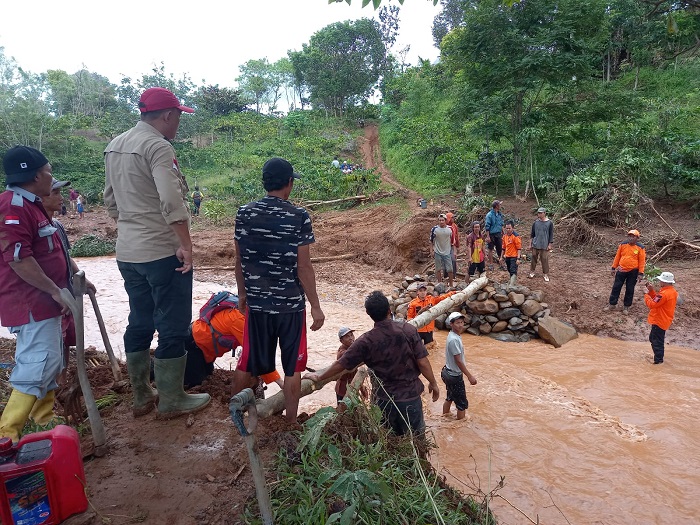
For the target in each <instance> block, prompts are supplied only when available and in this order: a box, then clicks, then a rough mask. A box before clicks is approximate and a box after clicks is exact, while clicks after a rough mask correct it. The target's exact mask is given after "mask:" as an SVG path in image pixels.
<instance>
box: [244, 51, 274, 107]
mask: <svg viewBox="0 0 700 525" xmlns="http://www.w3.org/2000/svg"><path fill="white" fill-rule="evenodd" d="M238 69H239V70H240V72H241V74H240V76H239V77H238V78H236V82H238V85H239V87H240V89H241V91H242V92H243V94H244V95H246V96H247V97H249V98H250V99H251V100H252V101H253V103H254V104H255V111H257V112H258V113H261V111H262V105H263V104H264V103H265V102H266V100H267V98H266V97H267V94H268V92H269V90H270V69H271V66H270V63H269V62H268V61H267V58H262V59H259V60H248V61H247V62H246V63H245V64H243V65H241V66H239V68H238Z"/></svg>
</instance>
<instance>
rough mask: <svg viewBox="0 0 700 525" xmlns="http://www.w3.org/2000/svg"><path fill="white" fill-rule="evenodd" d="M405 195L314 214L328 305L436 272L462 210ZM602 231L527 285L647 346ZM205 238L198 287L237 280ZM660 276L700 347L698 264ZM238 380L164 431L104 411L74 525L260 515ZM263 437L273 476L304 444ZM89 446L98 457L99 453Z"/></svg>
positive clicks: (682, 215)
mask: <svg viewBox="0 0 700 525" xmlns="http://www.w3.org/2000/svg"><path fill="white" fill-rule="evenodd" d="M361 146H362V152H363V157H364V160H365V165H366V166H368V167H373V166H374V167H377V169H378V170H379V171H380V172H381V173H382V178H383V180H384V181H385V182H387V183H388V184H389V185H395V184H396V182H395V180H394V179H393V178H392V177H391V174H389V173H388V172H387V171H386V169H385V168H384V167H383V165H382V164H381V162H380V161H379V160H378V159H379V158H380V157H379V155H378V145H377V138H376V129H374V128H369V129H368V130H367V140H366V141H365V142H364V143H363V144H362V145H361ZM404 196H405V198H404V199H395V200H393V201H392V203H391V204H389V205H387V204H384V203H382V204H370V205H367V206H363V207H357V208H351V209H348V210H344V211H327V212H313V214H312V217H313V221H314V231H315V235H316V243H315V244H314V245H312V248H311V253H312V257H330V256H339V255H348V256H350V258H346V259H342V260H331V261H324V262H316V263H315V270H316V277H317V281H318V283H319V291H320V295H321V297H322V298H323V297H325V298H331V299H333V300H336V301H341V302H344V303H345V304H348V305H355V306H356V307H357V308H358V309H360V310H361V304H362V297H363V296H364V294H366V293H367V292H369V291H371V290H372V289H375V288H381V289H382V290H383V291H384V292H386V293H390V292H391V291H392V289H393V288H394V287H396V286H397V285H398V283H399V282H400V281H401V280H402V278H403V276H404V275H413V274H414V273H422V272H424V271H425V270H426V269H427V268H429V267H430V263H431V261H430V258H429V247H428V240H427V239H428V233H429V231H430V228H431V227H432V226H433V225H434V224H435V223H436V217H437V215H438V213H442V212H446V211H450V208H451V206H452V205H453V202H454V200H453V199H450V198H446V199H445V200H444V201H443V202H436V203H435V204H434V205H433V206H432V207H428V208H427V209H421V208H419V207H418V206H417V205H416V196H417V195H416V194H415V193H412V192H404ZM503 198H504V200H505V203H504V207H503V208H504V210H503V211H504V213H505V214H506V215H508V216H510V217H513V218H516V219H518V220H520V221H521V223H520V224H522V225H523V226H520V228H519V229H520V233H521V234H524V235H526V234H528V233H529V227H530V224H531V221H532V220H533V219H534V216H535V214H534V213H533V209H534V208H536V204H535V203H534V202H532V201H529V202H521V201H519V200H513V199H510V198H509V197H508V196H504V197H503ZM656 207H657V210H659V212H660V213H661V214H662V215H663V216H664V218H665V219H666V221H667V222H668V223H669V224H670V225H671V226H672V227H673V228H674V229H675V230H676V231H677V232H678V233H679V234H680V235H681V236H682V237H683V238H684V239H686V240H689V241H691V240H693V239H697V237H698V233H699V230H700V229H699V228H698V221H697V220H695V219H693V213H692V211H691V210H690V208H689V207H688V206H684V205H682V204H678V203H674V204H670V203H668V204H664V203H657V206H656ZM555 219H556V218H555ZM63 222H64V224H65V226H66V229H67V231H68V233H69V236H70V237H71V238H72V239H73V240H74V239H76V238H78V237H80V236H81V235H84V234H86V233H96V234H99V235H107V236H114V234H115V230H114V224H113V222H112V221H111V219H109V218H108V217H107V215H106V213H105V212H104V210H103V209H101V208H100V207H88V211H87V213H86V214H85V218H84V219H82V220H79V219H77V218H71V217H70V216H69V217H65V218H64V219H63ZM635 227H638V228H639V229H640V230H641V231H642V242H645V241H646V240H648V239H650V240H659V239H662V238H664V237H666V238H668V237H669V236H672V235H671V234H670V232H669V229H668V226H667V225H665V224H664V223H663V222H662V221H661V220H660V219H659V218H658V216H656V215H650V216H648V217H647V218H646V219H645V221H644V222H643V223H642V224H640V225H635ZM597 232H598V233H599V234H600V236H601V239H602V240H601V241H600V242H598V243H597V244H596V245H594V246H593V245H592V246H578V247H570V248H567V249H566V250H562V249H561V248H558V247H557V246H558V244H557V243H555V249H554V251H553V253H552V254H551V271H550V277H551V281H550V282H549V283H545V282H544V281H543V280H542V274H541V271H539V270H538V273H537V276H536V278H535V280H530V279H527V275H526V273H527V272H526V270H521V272H522V273H521V275H520V280H521V282H523V283H524V284H527V285H528V286H530V287H534V285H536V286H537V287H538V288H541V289H542V290H544V291H545V293H546V302H547V303H549V305H550V307H551V309H552V315H554V316H556V317H559V318H560V319H563V320H566V321H569V322H570V323H572V324H573V325H574V326H576V328H577V329H578V330H579V331H582V332H587V333H591V334H597V335H605V336H611V337H615V338H619V339H627V340H634V341H644V340H646V338H647V336H648V325H647V323H646V314H647V309H646V307H645V306H644V303H643V298H642V293H643V288H642V286H641V285H640V286H638V289H637V293H636V296H635V300H634V304H633V307H632V309H631V312H630V314H629V315H623V314H622V313H621V312H620V311H616V312H603V311H602V308H603V306H604V305H605V304H606V302H607V297H608V295H609V293H610V287H611V285H612V278H611V277H610V274H609V270H610V266H611V262H612V258H613V255H614V252H615V249H616V245H617V243H619V242H620V241H622V240H624V238H625V230H624V229H612V228H597ZM555 236H556V221H555ZM193 239H194V245H195V248H194V257H195V272H196V274H195V276H196V278H197V279H200V280H208V281H218V282H231V281H233V279H234V278H233V253H234V243H233V225H229V226H226V227H220V226H217V227H214V226H212V225H210V224H208V223H207V221H206V219H205V218H196V219H195V222H194V225H193ZM697 242H698V241H697V240H696V243H697ZM657 249H658V248H657V247H655V246H654V245H653V244H652V245H650V246H648V253H649V254H650V255H651V254H653V253H655V251H656V250H657ZM462 266H463V268H465V267H466V266H465V265H464V264H463V265H462ZM659 266H660V267H661V268H663V270H668V271H672V272H673V273H674V274H675V276H676V280H677V283H678V285H677V288H678V289H679V291H680V293H681V295H682V296H683V298H684V304H683V305H682V306H680V307H679V308H678V309H677V313H676V320H675V322H674V325H673V326H672V328H671V329H670V330H669V331H668V333H667V341H668V342H669V343H672V344H676V345H682V346H687V347H691V348H695V349H700V342H698V341H700V337H699V336H700V329H698V321H700V294H699V290H700V277H698V272H697V268H698V261H697V260H689V259H685V260H663V261H662V262H661V263H660V264H659ZM526 268H527V267H526ZM492 277H495V278H497V279H500V280H502V281H505V280H507V277H508V276H507V274H506V273H505V272H498V271H497V272H494V273H493V274H492ZM114 285H115V286H121V283H115V284H114ZM195 306H196V307H197V308H198V307H199V305H195ZM361 315H362V314H361V313H360V316H361ZM504 344H507V343H504ZM333 350H334V348H333V349H329V351H330V352H332V351H333ZM2 358H3V359H2V360H3V362H5V361H8V360H11V351H10V352H8V351H7V349H5V351H4V352H3V355H2ZM98 365H99V363H98ZM103 366H106V365H103ZM93 376H94V377H95V380H96V382H97V383H99V385H98V390H100V391H104V390H105V388H106V389H107V390H108V389H109V386H111V379H110V375H109V373H106V374H105V373H102V374H101V375H100V373H99V372H93ZM229 382H230V373H228V372H226V371H223V370H217V371H216V373H215V376H214V377H213V379H212V380H211V381H210V382H209V383H208V384H206V385H205V386H204V387H202V388H201V390H204V391H209V392H210V393H211V394H212V397H213V400H212V406H211V407H209V408H208V409H207V410H206V411H204V412H202V413H201V414H198V415H195V416H194V417H190V418H179V419H175V420H172V421H156V420H155V419H154V417H153V415H152V414H151V415H148V416H146V417H143V418H140V419H134V418H133V417H132V415H131V412H130V409H129V404H130V393H129V391H128V389H126V390H125V391H124V392H125V393H123V394H120V396H121V397H120V398H119V399H120V402H119V403H118V404H117V405H115V406H113V407H111V408H109V409H107V410H105V411H104V413H103V417H104V420H105V425H106V427H107V429H108V436H109V450H110V452H109V454H108V455H107V456H106V457H104V458H92V457H91V456H89V455H88V456H87V458H86V463H85V468H86V475H87V480H88V495H89V497H90V501H91V510H90V511H89V512H88V513H87V514H85V515H83V516H80V517H76V518H74V519H73V521H70V523H73V524H75V523H84V524H98V523H111V524H115V525H118V524H126V523H136V522H143V523H149V524H154V525H158V524H167V525H179V524H182V525H189V524H198V525H207V524H237V523H242V521H241V516H242V512H243V511H242V509H243V508H244V507H246V506H248V507H250V505H251V502H252V501H254V500H255V491H254V485H253V481H252V476H251V473H250V468H249V464H248V456H247V451H246V448H245V446H244V444H243V441H242V439H241V438H240V436H238V434H237V432H236V431H235V429H234V427H233V426H232V424H231V421H230V418H229V414H228V407H227V401H228V397H229V394H228V388H229ZM257 438H258V446H259V450H260V453H261V455H262V457H263V462H264V463H265V464H266V465H268V466H269V465H271V464H272V459H273V457H274V454H275V453H276V451H277V450H278V447H279V445H280V443H283V442H285V441H287V440H290V442H291V441H293V439H292V438H291V435H290V434H289V432H287V430H286V429H285V425H284V423H283V420H282V419H281V418H278V417H273V418H270V419H268V420H263V421H261V422H260V424H259V428H258V432H257ZM86 441H89V439H86ZM290 446H293V445H290ZM84 448H85V452H86V453H87V454H89V452H90V447H89V446H88V445H86V446H85V447H84Z"/></svg>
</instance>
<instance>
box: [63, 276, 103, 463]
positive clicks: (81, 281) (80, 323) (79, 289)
mask: <svg viewBox="0 0 700 525" xmlns="http://www.w3.org/2000/svg"><path fill="white" fill-rule="evenodd" d="M73 289H74V290H75V294H76V297H74V296H73V294H71V293H70V291H69V290H68V289H67V288H62V289H61V298H62V299H63V300H64V301H65V302H66V304H68V307H69V308H70V311H71V313H72V314H73V320H74V321H75V353H76V366H77V369H78V380H79V381H80V389H81V390H82V391H83V399H85V406H86V407H87V412H88V418H89V419H90V428H91V429H92V441H93V443H94V444H95V451H94V454H95V456H97V457H98V458H99V457H102V456H104V455H105V454H107V451H108V448H107V438H106V435H105V427H104V425H103V423H102V418H101V417H100V411H99V410H98V409H97V403H95V396H94V395H93V393H92V389H91V388H90V381H89V380H88V375H87V367H86V366H85V323H84V318H83V294H84V293H85V272H84V271H82V270H80V271H78V272H76V273H75V275H74V276H73Z"/></svg>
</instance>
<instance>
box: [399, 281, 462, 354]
mask: <svg viewBox="0 0 700 525" xmlns="http://www.w3.org/2000/svg"><path fill="white" fill-rule="evenodd" d="M417 293H418V297H416V298H415V299H413V301H411V302H410V304H409V305H408V312H407V317H408V318H409V319H413V318H414V317H416V316H417V315H419V314H422V313H423V312H425V311H426V310H427V309H428V308H430V307H431V306H435V305H436V304H438V303H439V302H440V301H443V300H445V299H447V298H448V297H450V296H451V295H454V294H456V293H457V292H455V291H452V292H447V293H446V294H443V295H438V296H435V295H430V294H428V285H427V284H426V283H420V284H419V285H418V290H417ZM434 330H435V321H430V322H429V323H428V324H427V325H425V326H422V327H421V328H419V329H418V336H419V337H420V338H421V340H422V341H423V344H424V345H425V346H426V348H429V349H430V348H433V347H434V346H435V344H434V342H433V331H434ZM428 345H430V346H428Z"/></svg>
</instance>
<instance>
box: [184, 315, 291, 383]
mask: <svg viewBox="0 0 700 525" xmlns="http://www.w3.org/2000/svg"><path fill="white" fill-rule="evenodd" d="M244 325H245V316H244V315H243V314H242V313H241V311H240V310H238V309H237V308H228V309H226V310H221V311H220V312H217V313H215V314H214V316H213V317H212V318H211V326H212V327H213V328H214V330H216V331H217V332H218V333H219V334H221V337H223V338H226V339H227V340H230V341H231V343H232V344H231V348H229V347H228V345H227V346H222V345H220V344H216V345H215V343H214V338H213V337H212V331H211V328H209V325H208V324H207V322H206V321H204V320H203V319H197V320H195V321H194V322H193V323H192V324H191V325H190V332H191V335H192V337H191V338H188V339H187V352H188V354H187V365H186V366H185V380H184V385H185V388H192V387H193V386H197V385H201V384H202V381H204V380H205V379H206V377H207V376H210V375H211V374H212V373H213V372H214V361H215V360H216V358H217V357H221V356H222V355H224V354H225V353H227V352H229V351H230V350H234V349H235V348H237V347H238V346H240V345H241V343H242V341H243V326H244ZM260 379H262V380H263V381H264V383H265V384H267V385H269V384H270V383H272V382H275V383H277V384H278V385H279V386H280V388H281V387H282V380H281V378H280V375H279V373H278V372H277V371H276V370H275V371H273V372H270V373H269V374H263V375H262V376H260ZM258 389H260V386H259V387H258Z"/></svg>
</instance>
